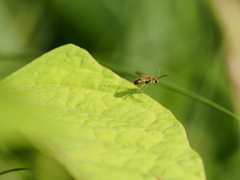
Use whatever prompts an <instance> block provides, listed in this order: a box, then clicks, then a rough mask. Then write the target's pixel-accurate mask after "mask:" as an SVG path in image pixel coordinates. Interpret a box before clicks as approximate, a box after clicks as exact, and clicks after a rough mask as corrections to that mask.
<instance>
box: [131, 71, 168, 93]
mask: <svg viewBox="0 0 240 180" xmlns="http://www.w3.org/2000/svg"><path fill="white" fill-rule="evenodd" d="M160 70H161V68H159V71H158V76H157V77H154V76H147V75H145V74H144V73H143V72H139V71H136V74H137V75H138V76H139V78H138V79H136V80H135V81H134V84H135V85H138V84H143V83H145V84H143V85H142V87H144V86H146V87H145V89H146V88H147V86H148V83H152V84H153V83H158V79H160V78H162V77H164V76H167V75H163V76H161V77H159V74H160ZM142 87H140V88H139V90H140V89H142ZM145 89H144V90H145ZM139 90H138V91H139ZM144 90H143V91H144ZM143 91H142V92H143Z"/></svg>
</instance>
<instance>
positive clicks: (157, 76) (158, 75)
mask: <svg viewBox="0 0 240 180" xmlns="http://www.w3.org/2000/svg"><path fill="white" fill-rule="evenodd" d="M160 71H161V67H160V68H159V70H158V75H157V77H159V74H160Z"/></svg>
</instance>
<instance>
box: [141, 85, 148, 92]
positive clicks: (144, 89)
mask: <svg viewBox="0 0 240 180" xmlns="http://www.w3.org/2000/svg"><path fill="white" fill-rule="evenodd" d="M145 85H146V87H145V89H147V86H148V85H147V84H145ZM145 89H144V90H145ZM144 90H142V92H143V91H144Z"/></svg>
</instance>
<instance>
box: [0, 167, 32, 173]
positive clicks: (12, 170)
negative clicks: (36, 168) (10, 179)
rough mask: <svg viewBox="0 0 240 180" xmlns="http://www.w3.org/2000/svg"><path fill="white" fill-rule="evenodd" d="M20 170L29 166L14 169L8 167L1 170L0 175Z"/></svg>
mask: <svg viewBox="0 0 240 180" xmlns="http://www.w3.org/2000/svg"><path fill="white" fill-rule="evenodd" d="M22 170H29V168H15V169H9V170H6V171H3V172H0V175H3V174H6V173H9V172H14V171H22Z"/></svg>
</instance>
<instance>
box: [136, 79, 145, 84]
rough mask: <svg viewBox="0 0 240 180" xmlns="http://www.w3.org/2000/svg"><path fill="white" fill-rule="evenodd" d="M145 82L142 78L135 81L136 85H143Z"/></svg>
mask: <svg viewBox="0 0 240 180" xmlns="http://www.w3.org/2000/svg"><path fill="white" fill-rule="evenodd" d="M142 83H144V81H143V80H142V79H141V78H138V79H136V80H135V81H134V84H142Z"/></svg>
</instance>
